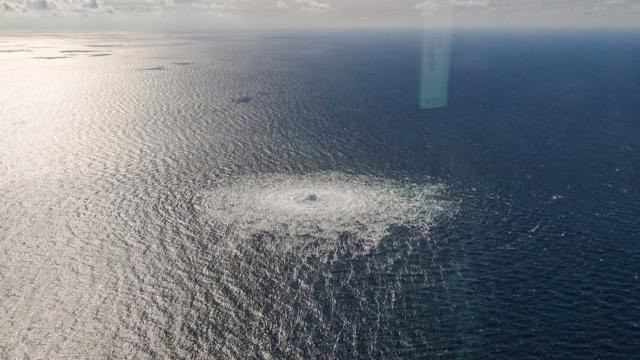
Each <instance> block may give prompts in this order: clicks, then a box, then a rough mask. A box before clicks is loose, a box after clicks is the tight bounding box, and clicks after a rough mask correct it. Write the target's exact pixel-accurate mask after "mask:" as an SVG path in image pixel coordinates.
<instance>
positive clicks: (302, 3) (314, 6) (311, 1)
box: [295, 0, 331, 12]
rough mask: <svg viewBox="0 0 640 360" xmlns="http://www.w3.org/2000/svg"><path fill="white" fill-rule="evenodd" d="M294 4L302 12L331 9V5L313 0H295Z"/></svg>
mask: <svg viewBox="0 0 640 360" xmlns="http://www.w3.org/2000/svg"><path fill="white" fill-rule="evenodd" d="M295 2H296V4H298V7H299V8H300V11H303V12H323V11H329V10H331V6H329V4H326V3H322V2H318V1H315V0H295Z"/></svg>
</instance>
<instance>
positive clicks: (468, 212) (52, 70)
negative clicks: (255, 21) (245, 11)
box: [0, 30, 640, 359]
mask: <svg viewBox="0 0 640 360" xmlns="http://www.w3.org/2000/svg"><path fill="white" fill-rule="evenodd" d="M424 36H425V35H424V34H422V33H420V32H409V31H387V32H378V31H348V32H338V31H330V32H320V31H317V32H297V33H296V32H285V31H283V32H269V33H256V32H236V33H226V32H225V33H211V34H189V35H185V34H182V35H147V34H130V33H109V34H48V33H47V34H44V33H39V34H17V33H16V34H5V35H4V36H2V37H0V81H1V84H0V320H1V321H0V358H2V359H75V358H78V359H134V358H135V359H164V358H167V359H169V358H171V359H310V358H318V359H334V358H339V359H373V358H375V359H425V358H441V359H477V358H513V359H516V358H517V359H524V358H562V359H566V358H607V359H613V358H620V359H629V358H633V357H636V356H638V354H639V353H640V340H639V339H640V279H639V276H640V123H639V120H640V66H639V65H638V64H640V33H637V32H630V31H627V32H622V31H604V30H602V31H553V32H551V31H546V32H543V31H539V32H526V31H516V32H513V31H501V32H490V31H480V32H478V31H455V32H453V33H452V34H451V39H450V40H448V41H449V45H448V46H449V48H448V49H446V50H448V51H449V52H448V53H447V56H448V58H444V57H443V59H444V60H443V61H446V64H445V65H446V66H444V65H443V66H442V68H444V69H446V71H447V72H448V81H447V79H446V77H444V78H441V81H442V83H443V84H447V86H448V88H447V89H446V91H442V92H441V95H442V94H448V98H447V99H446V101H444V102H445V105H444V106H441V107H438V108H429V109H421V107H420V99H419V97H420V96H421V95H420V89H421V85H424V84H421V81H424V78H423V76H421V74H424V72H423V70H421V66H423V63H424V62H423V61H422V59H423V57H424V56H425V54H424V53H423V49H425V48H426V47H425V46H424V45H423V37H424ZM441 50H442V49H440V50H439V51H441ZM441 60H442V59H441ZM422 88H423V89H424V88H425V87H424V86H422ZM440 90H442V88H441V89H440ZM442 102H443V100H442V98H440V99H439V100H438V104H439V105H442Z"/></svg>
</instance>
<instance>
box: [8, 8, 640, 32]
mask: <svg viewBox="0 0 640 360" xmlns="http://www.w3.org/2000/svg"><path fill="white" fill-rule="evenodd" d="M443 19H447V21H448V19H450V21H451V22H452V23H453V24H454V25H455V26H461V27H504V26H508V27H543V28H544V27H565V26H569V27H596V26H597V27H638V26H640V0H0V28H72V29H84V28H86V29H94V28H107V29H114V30H143V29H157V30H185V31H189V30H200V29H207V28H221V27H222V28H229V27H278V28H279V27H417V26H422V25H423V24H426V25H427V26H428V25H437V24H439V23H441V22H442V20H443Z"/></svg>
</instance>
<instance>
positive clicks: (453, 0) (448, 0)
mask: <svg viewBox="0 0 640 360" xmlns="http://www.w3.org/2000/svg"><path fill="white" fill-rule="evenodd" d="M489 5H491V1H490V0H427V1H424V2H421V3H418V4H417V5H415V6H414V8H415V9H416V10H418V11H420V12H432V11H437V10H441V9H449V8H454V9H460V10H464V9H481V8H486V7H488V6H489Z"/></svg>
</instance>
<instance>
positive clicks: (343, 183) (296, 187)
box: [201, 172, 453, 255]
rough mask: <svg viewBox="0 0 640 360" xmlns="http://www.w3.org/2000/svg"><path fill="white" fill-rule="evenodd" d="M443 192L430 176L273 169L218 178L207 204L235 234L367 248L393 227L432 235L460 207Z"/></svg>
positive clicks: (298, 246) (287, 247)
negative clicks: (420, 179)
mask: <svg viewBox="0 0 640 360" xmlns="http://www.w3.org/2000/svg"><path fill="white" fill-rule="evenodd" d="M444 195H445V187H444V186H443V185H441V184H434V183H432V182H428V181H427V182H425V183H421V184H418V183H411V182H402V181H396V180H391V179H386V178H380V177H373V176H362V175H359V176H358V175H348V174H344V173H337V172H330V173H318V174H310V175H283V174H268V175H252V176H245V177H236V178H230V179H225V180H223V181H221V182H219V183H217V185H216V186H214V188H213V189H212V190H210V191H207V192H205V194H204V196H203V198H202V202H201V210H203V211H204V213H205V214H206V217H207V219H208V221H209V222H210V223H211V224H212V226H213V227H214V228H216V229H218V230H220V232H221V234H223V236H224V237H225V238H226V239H231V241H242V239H245V240H246V239H249V238H252V237H255V236H260V235H262V237H261V239H264V240H265V241H268V240H271V241H270V244H271V245H270V246H272V247H274V248H275V249H274V250H278V251H297V252H300V251H301V250H302V249H303V248H308V247H309V246H308V245H309V244H310V243H313V244H315V245H314V246H313V248H314V249H316V251H315V252H317V250H318V248H324V249H328V250H331V249H332V248H334V247H335V246H336V245H337V244H338V241H339V240H340V239H344V238H345V237H347V238H348V239H350V242H351V247H352V249H351V251H362V252H367V251H369V250H371V249H373V248H375V247H376V246H377V245H378V243H379V242H380V240H382V239H383V238H384V237H385V236H387V235H389V234H390V231H391V229H392V228H394V227H398V226H400V227H407V228H411V229H412V230H416V231H418V232H419V234H421V235H427V233H428V231H429V229H430V227H431V226H432V224H433V223H434V222H435V220H436V219H437V218H438V217H439V216H443V215H446V214H449V213H451V210H453V203H452V202H451V201H448V200H446V199H445V196H444ZM264 235H266V236H264ZM341 243H343V242H341ZM298 255H304V254H300V253H299V254H298Z"/></svg>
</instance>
